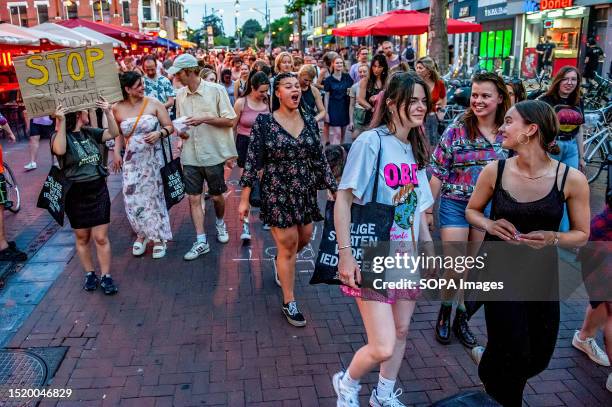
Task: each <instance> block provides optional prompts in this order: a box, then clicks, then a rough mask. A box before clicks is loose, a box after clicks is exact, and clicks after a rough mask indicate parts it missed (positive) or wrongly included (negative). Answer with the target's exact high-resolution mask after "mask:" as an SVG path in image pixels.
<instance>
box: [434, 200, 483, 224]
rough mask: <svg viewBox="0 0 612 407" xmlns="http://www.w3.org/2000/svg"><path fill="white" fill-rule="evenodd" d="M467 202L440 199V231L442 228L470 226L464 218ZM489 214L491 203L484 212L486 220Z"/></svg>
mask: <svg viewBox="0 0 612 407" xmlns="http://www.w3.org/2000/svg"><path fill="white" fill-rule="evenodd" d="M467 204H468V203H467V201H459V200H456V199H449V198H442V199H440V229H444V228H469V227H470V224H469V223H468V221H467V219H466V218H465V208H466V207H467ZM490 213H491V202H489V204H488V205H487V207H486V208H485V210H484V215H485V216H486V217H487V218H488V217H489V215H490Z"/></svg>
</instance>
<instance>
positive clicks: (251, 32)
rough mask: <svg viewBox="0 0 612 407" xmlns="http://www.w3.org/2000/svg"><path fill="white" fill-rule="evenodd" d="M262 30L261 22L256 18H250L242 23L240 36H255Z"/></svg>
mask: <svg viewBox="0 0 612 407" xmlns="http://www.w3.org/2000/svg"><path fill="white" fill-rule="evenodd" d="M261 31H263V28H261V24H259V22H258V21H257V20H254V19H252V18H250V19H248V20H246V21H245V22H244V24H242V30H241V32H242V36H243V37H245V38H255V36H256V35H257V33H258V32H261Z"/></svg>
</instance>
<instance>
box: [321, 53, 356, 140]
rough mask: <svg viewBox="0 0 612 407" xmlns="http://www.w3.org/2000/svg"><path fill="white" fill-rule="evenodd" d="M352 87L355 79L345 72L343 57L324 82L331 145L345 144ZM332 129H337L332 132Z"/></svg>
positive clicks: (334, 63)
mask: <svg viewBox="0 0 612 407" xmlns="http://www.w3.org/2000/svg"><path fill="white" fill-rule="evenodd" d="M351 86H353V79H352V78H351V76H350V75H349V74H347V73H346V72H345V71H344V60H343V59H342V58H341V57H336V59H334V62H333V64H332V69H331V75H329V76H328V77H327V78H326V79H325V81H324V82H323V88H324V90H325V111H326V112H327V116H328V118H329V120H328V122H329V127H330V133H329V142H330V144H341V143H343V142H344V134H345V133H346V126H348V125H349V123H350V122H351V118H350V116H349V107H350V104H351V98H350V95H349V89H351ZM332 127H337V128H336V129H334V131H333V132H332V131H331V128H332ZM332 134H333V135H332Z"/></svg>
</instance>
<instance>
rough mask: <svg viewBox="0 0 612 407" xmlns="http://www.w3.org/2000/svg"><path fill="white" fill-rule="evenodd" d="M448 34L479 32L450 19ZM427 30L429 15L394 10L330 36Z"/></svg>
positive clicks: (396, 33)
mask: <svg viewBox="0 0 612 407" xmlns="http://www.w3.org/2000/svg"><path fill="white" fill-rule="evenodd" d="M447 23H448V33H449V34H461V33H469V32H481V31H482V26H481V25H480V24H475V23H468V22H465V21H459V20H455V19H452V18H449V19H448V20H447ZM428 28H429V14H426V13H419V12H418V11H414V10H394V11H390V12H388V13H385V14H382V15H379V16H375V17H369V18H364V19H363V20H359V21H356V22H355V23H353V24H349V25H347V26H344V27H342V28H335V29H333V30H332V34H334V35H337V36H341V37H365V36H368V35H419V34H424V33H426V32H427V30H428Z"/></svg>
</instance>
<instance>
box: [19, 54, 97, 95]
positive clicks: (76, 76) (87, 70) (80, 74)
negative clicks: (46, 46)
mask: <svg viewBox="0 0 612 407" xmlns="http://www.w3.org/2000/svg"><path fill="white" fill-rule="evenodd" d="M84 54H85V55H82V54H81V53H80V52H71V51H56V52H49V53H46V54H45V55H40V54H38V55H32V56H29V57H28V58H27V59H26V62H25V63H26V66H27V67H28V68H32V69H35V70H37V71H39V72H40V76H39V77H37V78H34V77H29V78H27V81H28V83H29V84H30V85H34V86H40V85H46V84H47V83H48V82H49V69H50V68H49V65H47V64H44V63H43V64H41V62H43V61H44V60H45V59H46V60H48V61H52V62H53V63H52V64H50V65H51V69H55V74H56V75H57V76H56V77H57V81H58V82H63V81H64V77H63V75H62V68H61V67H62V65H63V64H64V61H63V60H65V66H66V68H67V69H68V75H70V78H72V79H73V80H75V81H80V80H82V79H83V78H84V77H85V74H87V75H88V76H89V77H90V78H93V77H94V76H96V69H95V66H94V62H96V61H99V60H101V59H102V58H104V51H102V50H101V49H100V48H88V49H86V50H85V52H84Z"/></svg>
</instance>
